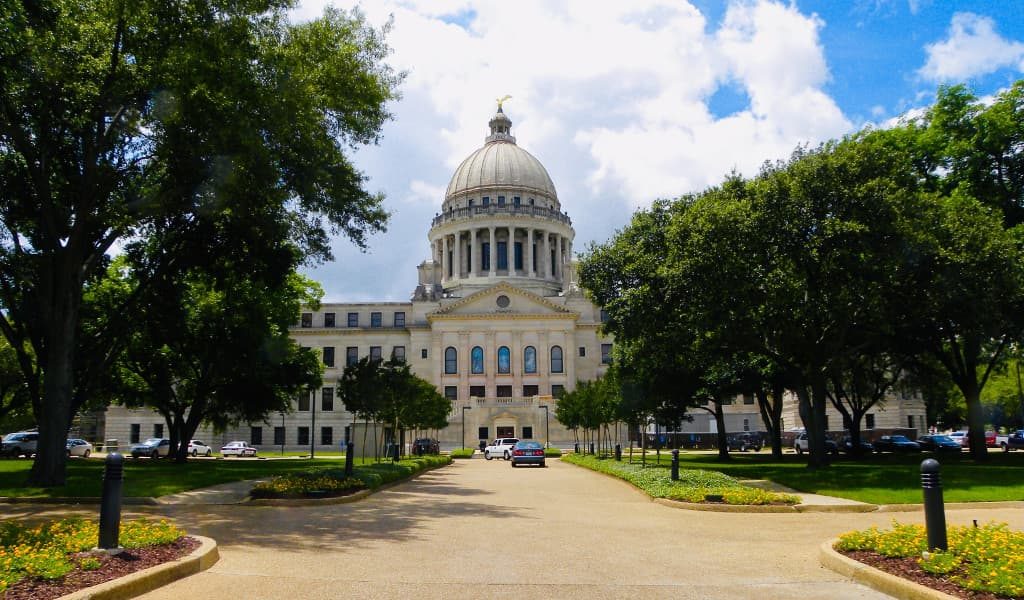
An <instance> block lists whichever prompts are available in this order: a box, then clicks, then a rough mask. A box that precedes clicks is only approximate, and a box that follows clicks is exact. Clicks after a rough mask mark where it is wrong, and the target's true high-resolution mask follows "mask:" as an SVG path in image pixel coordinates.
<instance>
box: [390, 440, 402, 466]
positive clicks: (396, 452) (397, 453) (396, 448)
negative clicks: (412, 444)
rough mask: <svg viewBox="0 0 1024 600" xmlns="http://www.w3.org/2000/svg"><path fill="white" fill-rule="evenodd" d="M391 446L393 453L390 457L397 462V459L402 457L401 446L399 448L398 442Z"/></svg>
mask: <svg viewBox="0 0 1024 600" xmlns="http://www.w3.org/2000/svg"><path fill="white" fill-rule="evenodd" d="M392 448H393V450H392V452H393V453H394V454H393V455H392V457H391V458H392V460H394V461H395V462H398V461H399V460H401V458H402V448H401V447H399V445H398V444H395V445H394V446H393V447H392Z"/></svg>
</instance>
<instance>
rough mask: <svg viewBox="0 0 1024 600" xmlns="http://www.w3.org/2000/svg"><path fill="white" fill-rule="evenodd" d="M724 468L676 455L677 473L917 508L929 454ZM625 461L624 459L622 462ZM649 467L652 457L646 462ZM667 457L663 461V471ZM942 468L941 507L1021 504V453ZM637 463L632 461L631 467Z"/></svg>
mask: <svg viewBox="0 0 1024 600" xmlns="http://www.w3.org/2000/svg"><path fill="white" fill-rule="evenodd" d="M731 456H732V457H733V460H731V461H729V462H727V463H721V462H719V461H718V456H717V455H716V454H708V453H689V452H680V453H679V463H680V467H681V468H692V469H710V470H714V471H719V472H721V473H725V474H727V475H731V476H733V477H737V478H740V479H768V480H771V481H774V482H776V483H780V484H782V485H784V486H787V487H790V488H793V489H795V490H798V491H801V492H808V493H814V494H824V495H826V496H837V497H840V498H849V499H851V500H858V501H861V502H868V503H871V504H919V503H921V502H922V492H921V461H922V460H924V459H925V458H928V457H929V456H930V455H929V454H916V455H893V454H879V455H871V456H868V457H866V458H863V459H861V460H853V459H848V458H845V457H840V458H839V459H837V460H836V461H835V462H834V463H833V464H832V465H831V466H829V467H827V468H823V469H815V470H812V469H808V468H807V458H806V457H799V456H797V455H795V454H787V455H784V456H783V458H782V460H774V459H772V457H771V454H770V453H768V452H765V451H762V452H760V453H758V454H737V453H733V454H732V455H731ZM624 459H625V457H624ZM647 460H648V464H650V463H651V457H650V456H648V458H647ZM670 460H671V455H669V456H668V458H666V457H664V456H663V457H662V461H661V464H662V465H663V467H664V468H667V466H668V464H669V462H670ZM938 460H939V462H940V463H941V464H942V470H941V477H942V486H943V496H944V499H945V501H946V502H994V501H1003V500H1024V453H1022V452H1012V453H1005V454H1004V453H990V454H989V461H988V463H984V464H978V463H975V462H974V461H973V460H971V459H969V458H968V457H967V455H966V453H964V455H963V456H960V457H942V456H940V457H938ZM636 461H637V459H636V457H634V462H636Z"/></svg>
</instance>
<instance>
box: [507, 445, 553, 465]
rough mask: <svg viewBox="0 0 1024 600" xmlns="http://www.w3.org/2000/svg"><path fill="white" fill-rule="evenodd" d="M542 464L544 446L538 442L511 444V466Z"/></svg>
mask: <svg viewBox="0 0 1024 600" xmlns="http://www.w3.org/2000/svg"><path fill="white" fill-rule="evenodd" d="M519 465H540V466H542V467H543V466H545V465H544V446H542V445H541V443H540V442H529V441H523V442H516V445H515V446H512V466H513V467H518V466H519Z"/></svg>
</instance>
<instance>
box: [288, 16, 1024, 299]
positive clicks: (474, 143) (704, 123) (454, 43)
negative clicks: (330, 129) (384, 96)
mask: <svg viewBox="0 0 1024 600" xmlns="http://www.w3.org/2000/svg"><path fill="white" fill-rule="evenodd" d="M327 5H333V6H336V7H338V8H344V9H349V8H352V7H354V6H359V8H360V10H362V12H363V13H364V14H365V16H366V18H367V21H368V22H369V23H370V24H372V25H374V26H375V27H382V26H384V25H385V24H387V23H389V22H390V24H391V25H390V31H389V33H388V34H387V40H388V43H389V45H390V46H391V48H392V53H391V55H390V56H389V57H388V59H387V62H388V63H389V64H390V65H391V66H392V67H393V68H394V69H395V70H397V71H403V72H405V73H406V76H405V79H404V81H403V82H402V84H401V86H400V88H399V92H400V94H401V98H400V99H399V100H396V101H394V102H393V103H391V104H390V105H389V109H390V111H391V112H392V113H393V115H394V119H393V120H392V121H390V122H388V123H387V124H386V125H385V126H384V129H383V131H382V136H381V140H380V143H379V144H378V145H376V146H369V147H365V148H360V149H357V150H356V151H355V152H354V154H353V160H354V162H355V164H356V165H357V166H358V168H359V169H360V170H361V171H362V172H363V173H364V174H365V175H366V176H367V177H368V181H367V187H368V189H369V190H371V191H373V192H383V193H384V194H385V196H386V200H385V207H386V209H387V210H388V211H389V212H390V214H391V218H390V221H389V224H388V229H387V232H386V233H381V234H377V235H374V236H372V237H370V238H369V244H368V248H367V249H366V251H360V250H359V249H358V248H356V247H355V246H354V245H353V244H352V243H351V242H349V241H348V240H347V239H345V238H343V237H338V238H336V239H335V240H334V243H333V250H334V255H335V261H333V262H331V263H326V264H321V265H316V266H311V267H310V268H307V269H306V270H305V273H306V274H307V275H309V276H310V277H312V278H314V279H316V280H317V281H319V282H320V283H321V285H322V286H323V288H324V292H325V296H324V300H325V301H328V302H376V301H407V300H408V299H409V297H410V295H411V294H412V291H413V289H414V288H415V286H416V281H417V275H416V266H417V265H418V264H420V263H421V262H422V261H424V260H426V259H427V258H429V256H430V248H429V244H428V242H427V231H428V229H429V228H430V220H431V218H432V217H433V216H434V215H435V214H436V213H437V212H438V211H439V210H440V207H441V203H442V201H443V200H444V190H445V189H446V187H447V185H448V181H449V179H450V177H451V175H452V173H453V172H454V171H455V168H456V167H457V166H458V165H459V164H460V163H461V162H462V160H463V159H464V158H466V157H467V156H468V155H469V154H470V153H472V152H473V151H474V150H476V149H477V148H479V147H481V146H482V145H483V142H484V137H485V136H486V135H487V134H488V133H489V132H488V127H487V121H488V120H489V119H490V117H491V115H493V114H494V111H495V108H496V99H497V98H499V97H502V96H505V95H509V96H511V99H509V100H507V101H506V102H505V104H504V111H505V113H506V114H507V115H508V116H509V117H510V118H511V120H512V134H513V135H515V136H516V139H517V142H518V144H519V145H520V146H521V147H523V148H524V149H526V150H528V151H529V152H530V153H531V154H533V155H534V156H536V157H537V158H538V159H539V160H540V161H541V163H542V164H543V165H544V166H545V167H546V168H547V170H548V173H549V174H550V175H551V178H552V181H554V184H555V188H556V189H557V192H558V198H559V200H560V201H561V203H562V209H563V210H564V211H565V212H567V213H568V214H569V216H570V217H571V218H572V221H573V227H574V229H575V232H576V238H575V242H574V245H573V247H574V250H575V251H576V252H580V251H584V250H585V249H586V247H587V246H588V245H589V244H591V243H603V242H605V241H607V240H608V239H609V238H610V237H611V236H613V235H614V234H615V232H616V231H617V230H619V229H621V228H623V227H624V226H626V225H627V224H628V222H629V219H630V217H631V215H632V214H633V213H634V212H635V211H636V210H639V209H643V208H645V207H647V206H650V204H651V203H652V202H653V201H654V200H656V199H659V198H676V197H679V196H682V195H683V194H687V193H695V192H700V191H702V190H704V189H706V188H707V187H709V186H713V185H716V184H718V183H720V182H721V181H722V179H723V178H724V177H725V176H726V175H727V174H729V173H730V172H732V171H736V172H739V173H741V174H743V175H746V176H752V175H755V174H756V173H757V170H758V169H759V167H760V165H761V164H763V163H764V162H765V161H768V160H772V161H773V160H777V159H784V158H786V157H787V156H788V155H789V154H790V153H791V152H792V150H793V149H794V148H796V147H797V146H799V145H801V144H811V145H814V144H817V143H819V142H822V141H825V140H828V139H833V138H837V137H841V136H843V135H845V134H848V133H852V132H854V131H857V130H859V129H861V128H863V127H866V126H869V125H872V126H884V125H885V124H887V123H893V122H896V120H897V119H898V118H900V117H901V115H906V114H908V113H909V114H913V111H915V110H918V109H920V108H922V107H926V106H928V105H929V104H931V102H932V101H933V100H934V98H935V93H936V90H937V89H938V87H939V86H941V85H951V84H961V83H962V84H965V85H967V86H968V87H969V88H970V89H971V90H972V91H973V92H974V93H975V94H976V95H978V96H979V97H982V98H984V97H986V96H991V95H993V94H996V93H998V92H999V91H1000V90H1003V89H1005V88H1007V87H1008V86H1010V85H1011V84H1012V83H1013V82H1014V81H1016V80H1018V79H1021V78H1024V0H985V1H983V0H977V1H969V0H957V1H955V2H954V1H949V0H850V1H838V2H837V1H834V0H793V1H789V2H779V1H774V0H737V1H715V0H690V1H689V2H686V1H682V0H676V1H658V0H629V1H626V2H623V1H611V0H578V1H577V0H565V1H557V0H517V1H515V2H502V1H499V0H493V1H468V0H370V1H366V2H362V3H358V2H345V1H343V0H334V1H333V2H325V1H320V0H303V1H301V4H300V5H299V6H298V7H297V8H296V9H295V10H294V11H293V14H292V19H293V21H296V22H299V21H305V20H309V19H313V18H316V17H317V16H318V15H320V14H321V13H322V12H323V9H324V7H325V6H327Z"/></svg>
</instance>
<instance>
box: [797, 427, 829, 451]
mask: <svg viewBox="0 0 1024 600" xmlns="http://www.w3.org/2000/svg"><path fill="white" fill-rule="evenodd" d="M810 443H811V442H810V440H809V439H808V438H807V432H806V431H805V432H803V433H801V434H800V435H798V436H796V439H795V440H793V449H794V450H796V453H797V454H803V453H804V452H810ZM825 452H827V453H829V454H839V444H837V443H836V441H835V440H833V439H831V438H825Z"/></svg>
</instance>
